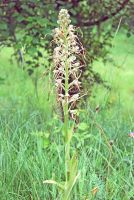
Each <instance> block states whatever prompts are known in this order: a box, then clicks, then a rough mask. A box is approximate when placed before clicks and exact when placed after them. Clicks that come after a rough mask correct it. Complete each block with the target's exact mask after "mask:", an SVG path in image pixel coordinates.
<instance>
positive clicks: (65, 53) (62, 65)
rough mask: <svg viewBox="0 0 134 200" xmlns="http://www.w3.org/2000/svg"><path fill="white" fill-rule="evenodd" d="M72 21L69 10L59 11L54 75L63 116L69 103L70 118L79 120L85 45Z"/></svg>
mask: <svg viewBox="0 0 134 200" xmlns="http://www.w3.org/2000/svg"><path fill="white" fill-rule="evenodd" d="M70 22H71V20H70V16H69V14H68V11H67V10H65V9H62V10H61V11H60V13H59V19H58V24H59V27H58V28H55V30H54V42H55V45H56V47H55V49H54V55H53V61H54V77H55V83H56V88H57V100H58V102H59V103H60V105H61V107H62V110H63V116H64V115H65V112H64V105H65V104H68V112H69V116H70V118H71V119H73V120H75V121H77V102H78V100H79V99H80V91H81V82H80V77H81V75H82V71H83V68H84V62H83V46H82V44H81V43H80V41H79V39H78V37H77V35H76V34H75V27H74V26H73V25H71V24H70ZM63 120H64V119H63Z"/></svg>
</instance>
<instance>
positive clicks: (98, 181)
mask: <svg viewBox="0 0 134 200" xmlns="http://www.w3.org/2000/svg"><path fill="white" fill-rule="evenodd" d="M133 42H134V38H130V39H126V38H125V36H124V35H123V34H119V35H118V36H117V37H116V38H115V41H114V46H115V47H113V49H112V52H111V57H112V58H114V60H115V65H117V66H120V68H117V67H115V66H114V64H112V63H107V64H106V65H105V66H104V65H103V64H102V63H101V62H97V63H95V68H96V70H97V71H99V72H100V73H101V74H102V75H103V77H104V79H105V80H108V81H109V82H110V84H111V85H112V90H111V91H107V90H105V89H104V88H102V87H98V86H96V87H95V88H94V93H93V95H95V96H96V97H95V99H91V103H89V105H87V106H86V109H85V111H82V113H81V122H82V123H84V124H81V127H80V128H79V129H78V130H77V133H76V134H75V137H74V140H73V143H74V145H75V146H76V147H77V149H78V153H79V170H80V171H81V176H80V178H79V181H78V183H77V185H76V187H75V188H74V195H73V197H72V199H74V200H87V199H88V200H93V199H94V200H133V199H134V197H133V194H134V170H133V169H134V157H133V153H134V140H133V139H131V138H128V133H129V132H130V131H133V129H134V124H133V113H134V112H133V111H134V107H133V105H132V104H133V98H134V93H133V76H134V70H133V64H134V62H133V55H132V53H133V50H134V47H133ZM11 53H12V51H11V49H3V50H2V51H1V52H0V58H1V59H0V72H1V73H0V80H1V81H0V199H1V200H53V199H54V200H55V199H58V200H60V196H59V191H57V190H56V188H55V187H52V186H48V185H44V184H43V180H45V179H50V178H52V177H53V178H54V179H55V180H58V181H60V180H63V179H64V159H63V158H64V154H63V149H64V147H63V145H62V143H63V141H62V137H61V129H62V124H61V122H60V120H59V117H58V113H57V112H58V110H57V109H56V108H55V102H54V101H53V100H52V99H53V98H50V100H48V82H47V81H46V80H44V79H43V80H42V79H40V81H39V87H38V88H39V91H38V93H39V99H38V98H37V97H36V95H35V90H34V86H33V82H32V80H31V79H30V78H29V77H28V75H27V74H26V72H24V71H23V70H22V69H21V68H18V67H17V65H16V63H15V62H13V63H10V62H9V60H8V59H9V58H10V55H11ZM126 55H127V58H126ZM124 59H125V62H124ZM122 63H123V64H122ZM98 104H99V105H100V112H99V113H97V114H95V112H94V110H95V107H96V105H98ZM54 109H56V110H55V112H53V110H54ZM110 140H113V146H112V153H111V151H110V147H109V146H108V144H107V142H109V141H110ZM95 187H97V188H98V192H97V193H96V196H95V197H93V196H92V192H91V191H92V189H94V188H95Z"/></svg>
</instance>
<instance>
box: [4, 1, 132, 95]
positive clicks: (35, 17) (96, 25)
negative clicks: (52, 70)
mask: <svg viewBox="0 0 134 200" xmlns="http://www.w3.org/2000/svg"><path fill="white" fill-rule="evenodd" d="M133 6H134V5H133V2H132V1H129V0H124V1H121V0H120V1H119V2H115V1H112V0H108V1H107V0H105V1H103V2H100V1H99V0H97V1H92V0H90V1H87V0H83V1H78V0H71V1H68V2H65V1H54V0H52V1H42V0H38V1H36V0H30V1H29V0H24V1H21V0H17V1H10V2H9V1H4V0H3V1H2V2H1V3H0V19H1V26H0V43H1V45H7V46H13V47H14V53H15V55H16V58H17V60H18V63H19V64H21V66H22V67H23V69H24V68H25V69H26V70H27V71H28V73H29V75H31V74H33V72H34V71H36V70H37V71H38V69H37V68H38V67H41V66H43V67H45V68H46V70H49V66H50V61H51V56H50V55H51V47H50V46H51V45H50V43H51V40H52V37H51V34H52V30H53V28H54V27H55V26H56V18H57V12H58V11H59V10H60V9H61V8H63V7H64V8H67V9H68V10H69V12H70V15H71V18H72V21H73V23H74V24H76V26H77V27H79V29H78V32H79V34H80V36H81V40H82V42H83V43H84V46H85V49H86V51H84V52H83V53H84V57H85V56H86V64H87V67H86V69H85V74H84V78H83V80H84V87H85V88H86V89H85V90H87V89H88V88H90V90H89V94H90V92H91V88H92V86H93V84H94V83H95V82H96V83H98V84H104V85H105V83H104V82H103V80H102V78H101V77H100V74H96V73H95V71H94V70H93V68H92V65H93V62H94V61H95V60H98V59H99V58H101V59H102V60H103V61H106V58H107V54H108V48H107V47H109V46H111V39H112V37H113V31H115V29H116V28H117V26H118V23H119V19H120V18H121V17H123V20H122V21H123V23H122V24H121V25H123V26H127V30H128V31H129V32H128V34H127V35H128V36H129V35H130V34H131V32H130V26H128V25H129V24H131V27H133V26H132V22H131V23H130V21H131V18H132V17H131V16H132V15H133ZM109 23H110V25H109ZM131 30H132V29H131ZM81 32H83V35H81ZM44 50H45V52H46V53H47V54H48V56H49V59H48V57H44ZM84 59H85V58H84ZM44 60H47V63H43V61H44ZM44 65H45V66H44Z"/></svg>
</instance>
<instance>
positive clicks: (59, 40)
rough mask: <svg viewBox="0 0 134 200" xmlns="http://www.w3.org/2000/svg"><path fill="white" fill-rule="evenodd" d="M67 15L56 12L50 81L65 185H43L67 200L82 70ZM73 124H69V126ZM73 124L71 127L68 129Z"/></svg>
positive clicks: (73, 164)
mask: <svg viewBox="0 0 134 200" xmlns="http://www.w3.org/2000/svg"><path fill="white" fill-rule="evenodd" d="M70 23H71V20H70V15H69V13H68V11H67V10H66V9H61V11H60V12H59V19H58V24H59V27H58V28H55V30H54V43H55V49H54V54H53V63H54V79H55V85H56V91H57V92H56V93H57V101H58V103H59V104H60V106H61V108H62V111H63V117H62V120H63V123H64V128H63V130H64V146H65V181H64V184H61V183H58V182H56V181H55V180H46V181H44V183H49V184H55V185H57V186H58V187H59V188H61V189H62V199H63V200H69V199H70V195H71V192H72V188H73V186H74V185H75V183H76V181H77V179H78V177H79V175H80V173H79V172H78V169H77V168H78V159H77V153H76V151H74V152H73V153H72V152H71V150H70V146H71V140H72V137H73V134H74V132H75V128H74V127H75V125H76V124H77V123H78V114H77V113H78V112H77V110H78V109H77V103H78V101H79V99H80V98H81V96H82V95H81V89H82V84H81V81H80V78H81V75H82V72H83V68H84V67H85V65H84V62H83V46H82V44H81V42H80V41H79V38H78V36H77V35H76V28H75V27H74V26H73V25H71V24H70ZM71 121H72V122H73V123H70V122H71ZM72 124H73V125H72Z"/></svg>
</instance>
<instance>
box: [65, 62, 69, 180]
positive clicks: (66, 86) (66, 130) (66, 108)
mask: <svg viewBox="0 0 134 200" xmlns="http://www.w3.org/2000/svg"><path fill="white" fill-rule="evenodd" d="M68 90H69V84H68V62H67V61H66V63H65V105H64V127H65V176H66V182H67V181H68V180H69V160H70V142H69V141H68V125H69V124H68V123H69V115H68V109H69V108H68Z"/></svg>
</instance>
